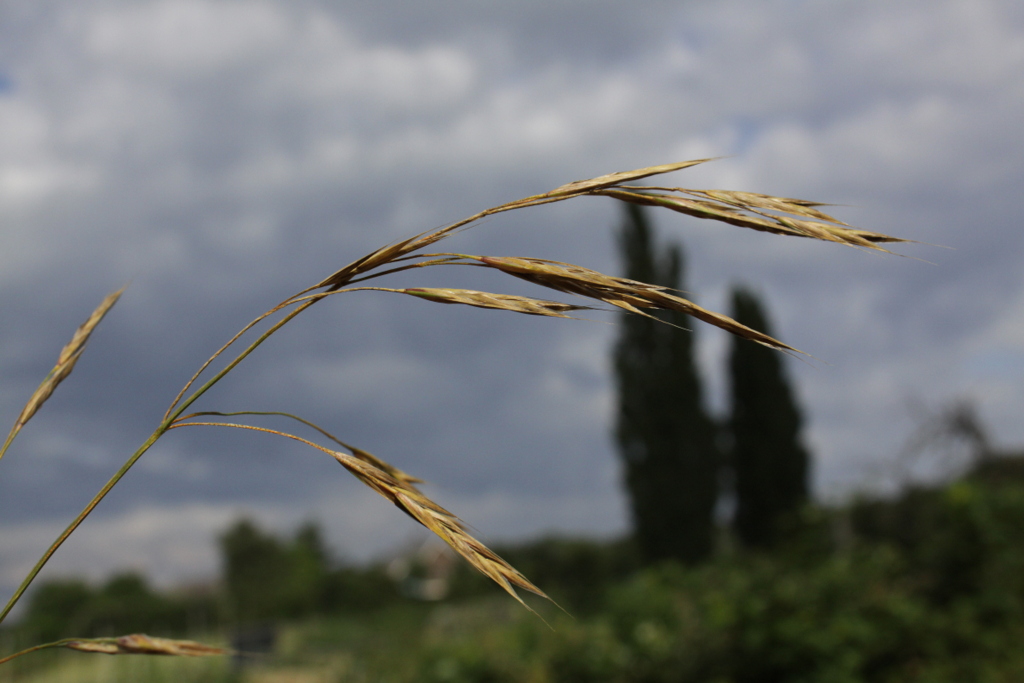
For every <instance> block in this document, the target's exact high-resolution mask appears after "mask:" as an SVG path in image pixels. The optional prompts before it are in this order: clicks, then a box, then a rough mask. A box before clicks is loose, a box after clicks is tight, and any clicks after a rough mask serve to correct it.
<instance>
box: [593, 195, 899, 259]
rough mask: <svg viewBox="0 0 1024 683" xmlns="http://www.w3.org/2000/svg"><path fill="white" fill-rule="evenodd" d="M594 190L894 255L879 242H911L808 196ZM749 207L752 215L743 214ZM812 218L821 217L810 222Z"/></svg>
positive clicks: (695, 214) (699, 215) (746, 225)
mask: <svg viewBox="0 0 1024 683" xmlns="http://www.w3.org/2000/svg"><path fill="white" fill-rule="evenodd" d="M594 194H600V195H604V196H606V197H613V198H615V199H618V200H621V201H624V202H628V203H630V204H639V205H642V206H660V207H663V208H666V209H670V210H672V211H675V212H677V213H682V214H686V215H688V216H693V217H695V218H706V219H710V220H716V221H720V222H722V223H728V224H729V225H735V226H738V227H743V228H750V229H753V230H758V231H761V232H769V233H773V234H776V235H791V236H794V237H809V238H812V239H818V240H823V241H825V242H837V243H840V244H846V245H848V246H852V247H861V248H865V249H873V250H876V251H883V252H886V253H890V252H889V250H888V249H885V248H883V247H880V246H878V245H879V244H881V243H893V242H906V241H908V240H904V239H901V238H898V237H891V236H889V235H883V234H882V233H878V232H871V231H869V230H859V229H856V228H851V227H849V226H848V225H847V224H845V223H843V222H842V221H839V220H837V219H836V218H833V217H832V216H830V215H828V214H826V213H824V212H822V211H819V210H818V209H816V208H815V207H818V206H825V205H824V204H821V203H819V202H811V201H807V200H805V199H792V198H788V197H773V196H771V195H762V194H757V193H754V192H734V191H732V190H689V189H686V188H682V187H628V186H627V187H612V188H607V189H602V190H598V191H596V192H594ZM685 195H690V197H687V196H685ZM692 197H700V198H692ZM744 211H747V212H750V214H753V215H750V214H747V213H743V212H744ZM766 211H779V212H782V213H788V214H791V216H784V215H775V214H772V213H767V212H766ZM792 216H799V218H794V217H792ZM808 218H810V219H817V220H807V219H808Z"/></svg>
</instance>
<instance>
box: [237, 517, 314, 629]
mask: <svg viewBox="0 0 1024 683" xmlns="http://www.w3.org/2000/svg"><path fill="white" fill-rule="evenodd" d="M220 547H221V555H222V558H223V559H222V562H223V565H224V566H223V572H224V573H223V577H224V592H225V597H226V599H227V604H228V613H229V615H230V618H231V619H232V620H234V621H239V622H247V621H257V620H261V619H272V618H276V617H282V616H290V615H291V613H292V612H293V611H294V609H293V607H294V606H293V604H292V603H293V602H294V601H295V598H296V596H295V592H294V584H295V582H294V580H293V574H294V567H293V564H294V563H293V561H292V557H290V553H289V552H288V549H287V548H286V547H285V544H283V543H282V542H281V541H279V540H278V539H277V538H275V537H274V536H272V535H270V534H266V533H264V532H263V531H261V530H260V529H258V528H257V527H256V525H255V524H253V523H252V522H251V521H249V520H247V519H243V520H240V521H239V522H237V523H236V524H235V525H234V526H233V527H232V528H231V529H229V530H228V531H227V532H226V533H225V534H224V535H223V536H221V538H220Z"/></svg>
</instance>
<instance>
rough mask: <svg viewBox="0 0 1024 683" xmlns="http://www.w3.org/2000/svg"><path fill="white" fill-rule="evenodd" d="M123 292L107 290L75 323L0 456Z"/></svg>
mask: <svg viewBox="0 0 1024 683" xmlns="http://www.w3.org/2000/svg"><path fill="white" fill-rule="evenodd" d="M123 292H124V288H123V287H122V288H121V289H119V290H117V291H116V292H111V293H110V294H108V295H107V296H106V297H105V298H104V299H103V301H101V302H100V305H99V306H97V307H96V309H95V310H94V311H93V312H92V314H90V315H89V318H88V319H87V320H86V321H85V322H84V323H82V324H81V325H79V327H78V329H77V330H75V333H74V335H72V337H71V341H69V342H68V343H67V344H66V345H65V346H64V348H63V349H61V352H60V355H59V356H58V357H57V364H56V365H54V366H53V369H52V370H50V372H49V373H48V374H47V375H46V377H45V378H44V379H43V381H42V383H41V384H40V385H39V386H38V387H37V388H36V390H35V392H33V394H32V396H31V397H30V398H29V400H28V403H26V404H25V407H24V408H22V410H21V414H20V415H18V419H17V420H15V421H14V426H13V427H12V428H11V431H10V433H9V434H8V435H7V440H6V442H5V443H4V446H3V449H0V458H2V457H3V454H4V452H6V450H7V447H8V446H9V445H10V443H11V441H13V440H14V437H15V436H17V434H18V432H20V431H21V428H22V427H24V426H25V424H26V423H27V422H28V421H29V420H31V419H32V416H33V415H35V414H36V412H38V411H39V409H40V408H41V407H42V405H43V404H44V403H46V401H47V399H49V398H50V396H51V395H53V392H54V390H55V389H56V388H57V385H59V384H60V383H61V382H63V381H64V380H65V379H67V377H68V375H70V374H71V371H72V370H74V369H75V363H77V362H78V359H79V358H80V357H81V356H82V352H83V351H85V345H86V343H88V341H89V336H90V335H91V334H92V331H93V330H94V329H96V326H97V325H99V324H100V321H101V320H103V317H104V316H105V315H106V314H107V312H108V311H110V309H111V308H113V306H114V304H116V303H117V300H118V299H119V298H121V294H122V293H123Z"/></svg>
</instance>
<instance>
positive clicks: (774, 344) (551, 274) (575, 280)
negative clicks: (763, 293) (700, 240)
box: [466, 256, 802, 353]
mask: <svg viewBox="0 0 1024 683" xmlns="http://www.w3.org/2000/svg"><path fill="white" fill-rule="evenodd" d="M466 258H472V259H475V260H478V261H479V262H480V263H483V264H484V265H487V266H490V267H492V268H497V269H498V270H501V271H502V272H505V273H508V274H509V275H514V276H515V277H518V278H521V279H523V280H526V281H528V282H533V283H535V284H538V285H541V286H543V287H548V288H549V289H555V290H558V291H560V292H567V293H570V294H578V295H580V296H585V297H588V298H591V299H596V300H598V301H603V302H605V303H608V304H611V305H613V306H618V307H619V308H622V309H624V310H626V311H629V312H631V313H637V314H639V315H648V316H649V314H647V313H645V312H644V311H643V310H641V309H652V308H653V309H663V310H668V311H678V312H680V313H685V314H686V315H689V316H691V317H694V318H697V319H698V320H702V321H704V322H706V323H708V324H710V325H714V326H715V327H718V328H720V329H723V330H725V331H726V332H729V333H731V334H734V335H736V336H738V337H742V338H744V339H749V340H751V341H755V342H757V343H759V344H764V345H765V346H768V347H771V348H774V349H779V350H782V351H791V352H795V353H802V351H800V350H799V349H795V348H793V347H792V346H790V345H789V344H785V343H783V342H781V341H779V340H778V339H775V338H774V337H771V336H769V335H767V334H764V333H763V332H758V331H757V330H754V329H752V328H749V327H747V326H746V325H743V324H741V323H739V322H736V321H735V320H733V319H732V318H730V317H729V316H726V315H722V314H721V313H715V312H714V311H709V310H708V309H706V308H702V307H700V306H698V305H697V304H695V303H693V302H692V301H690V300H688V299H684V298H683V297H681V296H677V295H675V294H673V293H672V290H670V289H669V288H668V287H662V286H660V285H652V284H648V283H646V282H638V281H636V280H629V279H626V278H621V277H614V276H611V275H605V274H604V273H600V272H598V271H596V270H590V269H589V268H584V267H582V266H576V265H573V264H571V263H562V262H561V261H548V260H546V259H535V258H518V257H508V256H477V257H470V256H467V257H466Z"/></svg>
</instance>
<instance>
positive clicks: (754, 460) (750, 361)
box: [729, 287, 810, 548]
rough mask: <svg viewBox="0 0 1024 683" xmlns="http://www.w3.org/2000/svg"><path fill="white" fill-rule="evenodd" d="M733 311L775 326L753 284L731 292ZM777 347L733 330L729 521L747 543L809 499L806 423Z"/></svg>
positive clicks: (777, 527) (772, 535)
mask: <svg viewBox="0 0 1024 683" xmlns="http://www.w3.org/2000/svg"><path fill="white" fill-rule="evenodd" d="M732 308H733V312H732V316H733V318H735V319H736V320H737V321H738V322H740V323H743V324H744V325H746V326H747V327H752V328H754V329H755V330H759V331H761V332H764V333H765V334H772V335H773V336H774V333H773V332H772V330H771V326H770V325H769V323H768V317H767V315H766V313H765V310H764V306H763V305H762V304H761V302H760V301H759V300H758V298H757V297H756V296H755V295H754V294H753V293H751V292H750V291H748V290H746V289H744V288H742V287H736V288H734V289H733V292H732ZM783 359H784V356H783V355H782V354H780V353H779V352H778V351H774V350H772V349H769V348H766V347H764V346H761V345H760V344H755V343H754V342H751V341H748V340H745V339H740V338H739V337H733V340H732V351H731V354H730V356H729V370H730V375H731V380H732V387H731V391H732V414H731V416H730V419H729V431H730V433H731V436H732V454H731V455H732V458H731V460H732V467H733V473H734V481H735V487H736V488H735V492H736V517H735V519H734V521H733V526H734V528H735V530H736V533H737V534H738V535H739V537H740V539H741V540H742V541H743V542H744V543H746V544H747V545H749V546H753V547H761V548H767V547H771V546H772V545H775V544H776V543H777V542H778V540H779V538H780V533H781V532H782V529H783V527H784V525H785V524H786V523H787V522H788V521H792V517H793V516H794V515H795V513H796V512H797V511H798V510H799V508H800V506H801V505H803V503H804V502H805V501H806V500H807V492H808V475H809V460H810V458H809V456H808V453H807V450H806V449H805V448H804V446H803V444H802V443H801V439H800V428H801V424H802V422H803V420H802V416H801V414H800V409H799V408H798V407H797V404H796V400H795V398H794V396H793V391H792V389H791V388H790V385H789V382H788V381H787V379H786V376H785V373H784V368H783V365H782V361H783Z"/></svg>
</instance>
